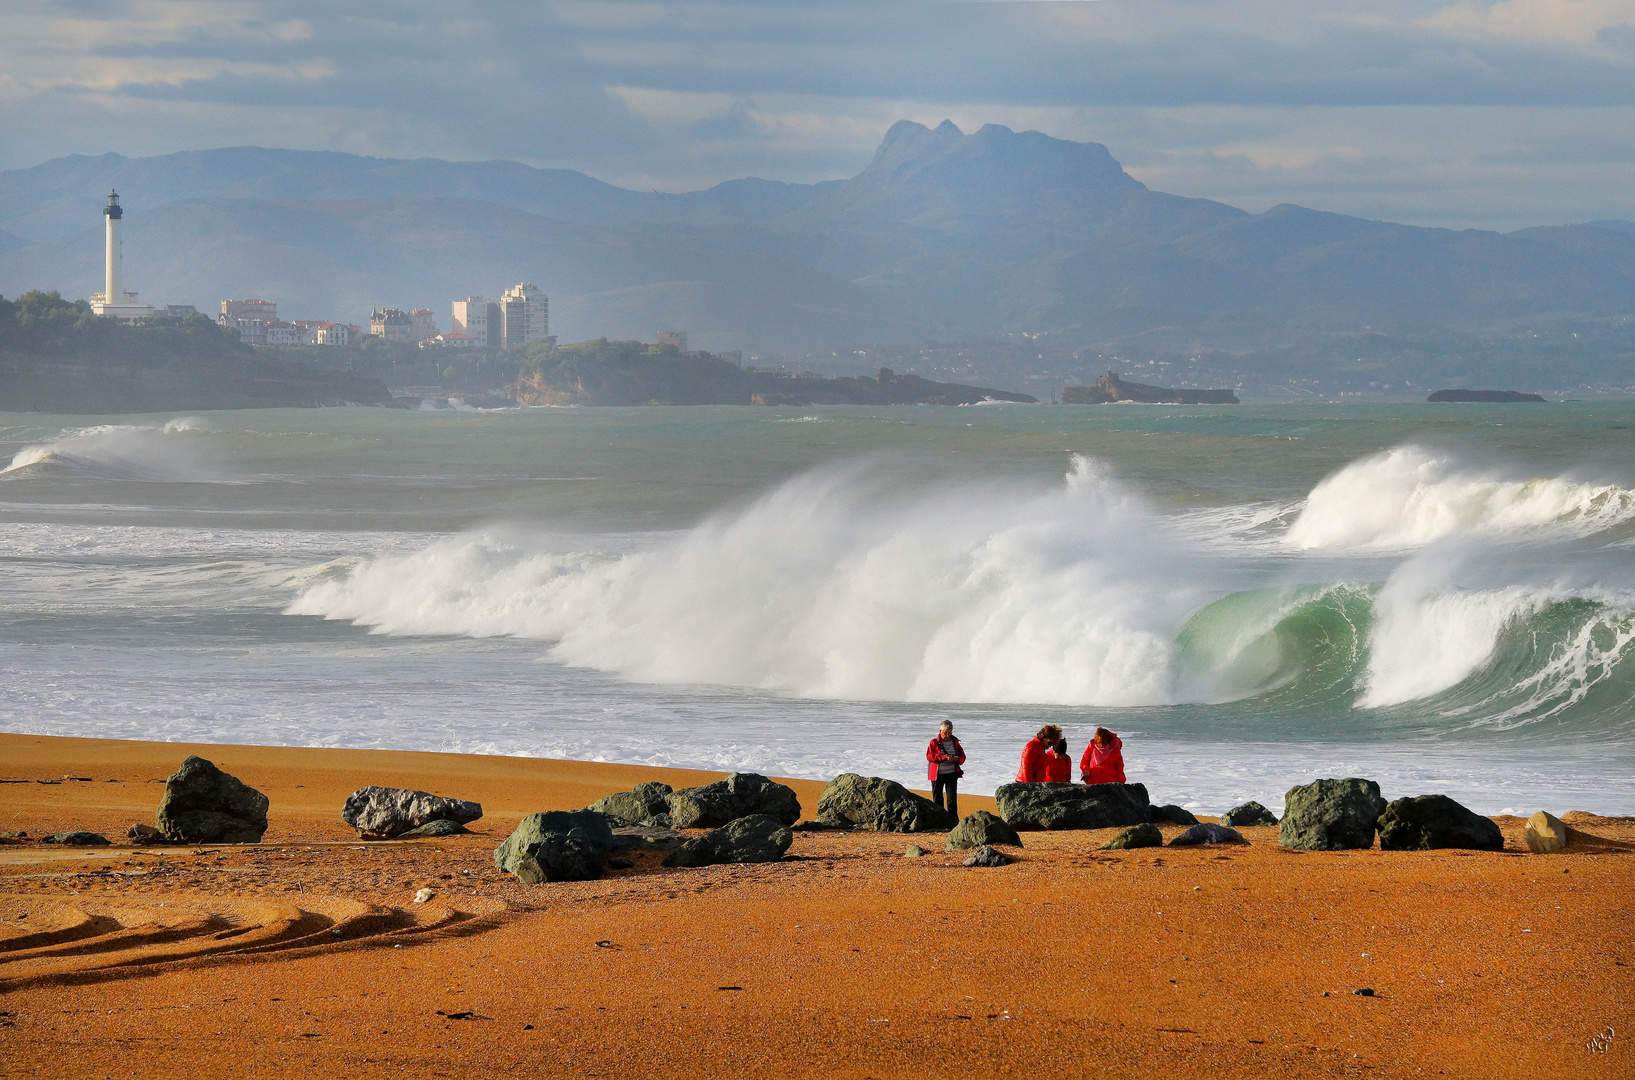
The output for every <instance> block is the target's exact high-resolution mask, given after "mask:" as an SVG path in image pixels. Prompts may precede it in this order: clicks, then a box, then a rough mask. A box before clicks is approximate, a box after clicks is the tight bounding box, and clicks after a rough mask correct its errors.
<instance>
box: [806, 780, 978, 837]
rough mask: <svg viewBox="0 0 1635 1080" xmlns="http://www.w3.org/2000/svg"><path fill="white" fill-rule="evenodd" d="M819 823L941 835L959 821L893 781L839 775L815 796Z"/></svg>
mask: <svg viewBox="0 0 1635 1080" xmlns="http://www.w3.org/2000/svg"><path fill="white" fill-rule="evenodd" d="M817 818H818V821H820V822H822V823H824V824H826V825H835V826H842V827H851V828H857V829H871V830H874V831H875V832H903V833H919V832H940V831H942V830H943V829H951V828H953V827H954V826H955V825H956V824H958V822H957V821H956V820H955V818H954V815H953V814H950V813H949V812H948V811H946V810H944V809H943V808H942V807H940V806H938V805H937V804H936V803H934V802H932V801H931V800H930V799H927V798H925V797H924V796H921V795H916V794H914V793H913V792H912V791H910V790H908V789H907V788H905V787H904V786H903V785H901V784H899V783H898V782H897V781H895V780H886V779H883V778H881V777H878V776H859V775H858V774H857V773H841V774H840V775H839V776H837V777H835V778H834V779H833V780H831V781H829V783H828V784H827V785H826V786H825V787H824V789H823V794H822V795H820V796H818V804H817Z"/></svg>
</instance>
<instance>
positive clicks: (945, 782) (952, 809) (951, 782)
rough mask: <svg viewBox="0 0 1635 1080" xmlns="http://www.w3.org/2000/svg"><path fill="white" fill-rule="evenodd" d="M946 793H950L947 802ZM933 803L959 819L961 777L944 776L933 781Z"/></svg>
mask: <svg viewBox="0 0 1635 1080" xmlns="http://www.w3.org/2000/svg"><path fill="white" fill-rule="evenodd" d="M944 792H947V793H948V801H947V802H944V801H943V793H944ZM931 801H932V802H934V803H936V804H937V805H938V806H940V807H942V808H944V809H945V810H947V811H948V812H949V813H950V814H953V815H954V816H955V817H959V777H957V776H943V777H939V778H937V779H936V780H933V781H931Z"/></svg>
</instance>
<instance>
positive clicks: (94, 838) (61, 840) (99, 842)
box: [40, 832, 108, 847]
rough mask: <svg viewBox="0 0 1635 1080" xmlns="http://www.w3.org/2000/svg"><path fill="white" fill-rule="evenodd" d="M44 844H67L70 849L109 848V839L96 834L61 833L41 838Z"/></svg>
mask: <svg viewBox="0 0 1635 1080" xmlns="http://www.w3.org/2000/svg"><path fill="white" fill-rule="evenodd" d="M40 843H42V844H67V845H68V846H69V847H107V846H108V838H107V837H106V836H103V835H102V834H101V833H95V832H60V833H52V834H51V835H50V836H42V837H40Z"/></svg>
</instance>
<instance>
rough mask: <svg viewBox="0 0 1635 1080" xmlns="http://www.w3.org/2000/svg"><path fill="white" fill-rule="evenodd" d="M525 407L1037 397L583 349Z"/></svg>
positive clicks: (570, 354)
mask: <svg viewBox="0 0 1635 1080" xmlns="http://www.w3.org/2000/svg"><path fill="white" fill-rule="evenodd" d="M510 393H511V397H512V399H513V400H515V401H517V402H518V403H519V404H523V405H971V404H975V403H977V402H980V401H986V400H994V401H1017V402H1033V401H1037V400H1038V399H1037V398H1033V397H1029V396H1028V395H1027V394H1016V393H1011V392H1009V391H1005V390H992V389H988V388H986V387H980V386H966V385H963V384H960V383H940V382H933V381H931V380H930V379H922V378H920V377H919V376H917V375H898V374H896V373H894V372H892V371H891V370H890V369H889V368H882V369H881V371H880V373H879V375H878V376H876V377H875V378H872V379H871V378H867V377H861V378H853V377H842V378H833V379H831V378H819V377H810V378H792V377H790V376H789V375H787V374H784V373H782V372H771V371H755V370H753V369H740V368H739V367H737V366H736V365H734V364H730V363H728V362H727V361H725V360H722V359H720V358H719V357H716V356H711V355H709V354H707V353H681V352H679V351H677V350H676V349H674V348H673V347H670V348H665V349H663V350H660V351H658V352H651V351H649V350H648V347H647V346H646V345H644V344H643V343H641V342H639V341H607V340H606V339H601V340H597V341H587V342H581V343H579V344H577V345H568V346H564V347H563V348H560V349H556V350H551V351H545V352H541V353H540V354H538V355H536V356H535V357H533V358H532V360H531V362H530V364H529V365H528V366H527V367H526V368H525V369H524V370H523V371H522V373H521V375H520V376H519V378H518V379H517V381H516V383H515V384H513V385H512V387H511V391H510Z"/></svg>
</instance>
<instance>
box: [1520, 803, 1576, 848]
mask: <svg viewBox="0 0 1635 1080" xmlns="http://www.w3.org/2000/svg"><path fill="white" fill-rule="evenodd" d="M1524 835H1525V837H1526V839H1527V850H1528V851H1532V852H1536V853H1537V854H1540V855H1547V854H1549V853H1550V852H1552V851H1560V850H1562V849H1563V848H1565V847H1566V846H1567V825H1566V823H1565V822H1563V821H1562V820H1561V819H1560V818H1558V817H1556V816H1555V815H1554V814H1551V813H1547V812H1545V811H1543V810H1540V811H1539V812H1538V813H1536V814H1534V815H1533V816H1532V817H1530V818H1528V819H1527V831H1526V833H1525V834H1524Z"/></svg>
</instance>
